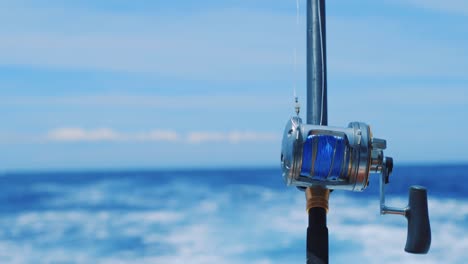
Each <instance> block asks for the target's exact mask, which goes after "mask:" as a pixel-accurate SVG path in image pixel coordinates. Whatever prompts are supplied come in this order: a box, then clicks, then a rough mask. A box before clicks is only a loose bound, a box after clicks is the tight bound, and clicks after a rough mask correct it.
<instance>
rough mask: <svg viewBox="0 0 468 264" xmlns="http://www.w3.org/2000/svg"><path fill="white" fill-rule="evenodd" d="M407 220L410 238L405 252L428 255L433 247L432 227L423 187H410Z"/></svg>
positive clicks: (425, 192)
mask: <svg viewBox="0 0 468 264" xmlns="http://www.w3.org/2000/svg"><path fill="white" fill-rule="evenodd" d="M406 218H407V219H408V237H407V239H406V247H405V251H406V252H408V253H414V254H426V253H427V252H428V251H429V248H430V247H431V225H430V223H429V211H428V207H427V190H426V188H424V187H422V186H411V187H410V189H409V205H408V210H407V212H406Z"/></svg>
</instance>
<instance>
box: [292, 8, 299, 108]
mask: <svg viewBox="0 0 468 264" xmlns="http://www.w3.org/2000/svg"><path fill="white" fill-rule="evenodd" d="M299 24H300V3H299V0H296V33H295V36H294V54H293V56H294V73H293V74H294V76H293V93H294V102H295V112H296V114H297V115H299V113H300V111H301V106H300V104H299V98H298V96H297V85H298V71H297V46H298V32H299Z"/></svg>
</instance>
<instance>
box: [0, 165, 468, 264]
mask: <svg viewBox="0 0 468 264" xmlns="http://www.w3.org/2000/svg"><path fill="white" fill-rule="evenodd" d="M467 173H468V165H459V166H453V165H450V166H448V165H447V166H403V167H401V166H400V167H396V168H395V171H394V173H393V175H392V178H391V184H390V185H389V187H388V188H387V203H388V204H390V205H394V206H405V205H406V204H407V192H408V187H409V186H410V185H413V184H419V185H423V186H426V187H427V188H428V189H429V214H430V218H431V227H432V247H431V251H430V252H429V254H427V255H411V254H407V253H405V252H404V246H405V241H406V219H405V218H404V217H401V216H380V215H379V197H378V179H377V177H376V176H374V178H372V179H371V184H370V187H369V188H368V189H367V190H366V191H365V192H363V193H351V192H343V191H335V192H333V193H332V195H331V199H330V212H329V214H328V228H329V231H330V263H468V232H467V231H468V196H467V194H468V185H467V184H466V183H465V180H466V179H468V178H467ZM0 186H1V192H0V214H1V215H0V263H195V264H198V263H258V264H268V263H305V234H306V227H307V216H306V213H305V209H304V208H305V199H304V193H302V192H300V191H297V190H296V189H295V188H288V187H286V186H285V185H284V184H283V182H282V178H281V175H280V169H279V168H278V169H277V168H273V169H260V168H259V169H235V170H228V169H225V170H180V171H126V172H125V171H124V172H116V171H107V172H106V171H100V172H53V173H44V172H41V173H7V174H3V175H1V176H0Z"/></svg>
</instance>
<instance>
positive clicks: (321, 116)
mask: <svg viewBox="0 0 468 264" xmlns="http://www.w3.org/2000/svg"><path fill="white" fill-rule="evenodd" d="M317 2H318V17H319V20H318V21H319V32H320V53H321V54H320V59H321V60H322V107H323V104H324V102H325V62H324V58H323V57H324V51H323V46H324V42H323V33H322V15H321V14H320V13H321V12H320V10H322V7H321V6H320V1H317ZM320 125H323V109H322V110H321V111H320Z"/></svg>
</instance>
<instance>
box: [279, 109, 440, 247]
mask: <svg viewBox="0 0 468 264" xmlns="http://www.w3.org/2000/svg"><path fill="white" fill-rule="evenodd" d="M386 147H387V144H386V141H385V140H384V139H378V138H374V137H373V135H372V132H371V129H370V127H369V126H368V125H366V124H365V123H360V122H352V123H350V124H349V125H348V127H347V128H339V127H330V126H318V125H308V124H303V123H302V120H301V118H299V117H292V118H291V119H290V120H289V121H288V123H287V124H286V128H285V130H284V135H283V142H282V150H281V167H282V170H283V178H284V180H285V182H286V184H287V185H289V186H296V187H298V188H299V189H305V188H307V187H314V186H321V187H323V188H326V189H332V190H348V191H356V192H361V191H363V190H365V189H366V187H367V186H368V184H369V175H370V174H371V173H375V174H380V213H381V214H382V215H385V214H398V215H403V216H405V217H406V218H407V219H408V237H407V242H406V247H405V250H406V251H407V252H410V253H418V254H422V253H427V252H428V250H429V248H430V244H431V229H430V223H429V213H428V206H427V190H426V189H425V188H424V187H421V186H412V187H410V191H409V204H408V206H407V207H404V208H396V207H389V206H386V205H385V184H387V183H389V177H390V174H391V172H392V169H393V159H392V158H390V157H384V153H383V151H384V150H385V149H386Z"/></svg>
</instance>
